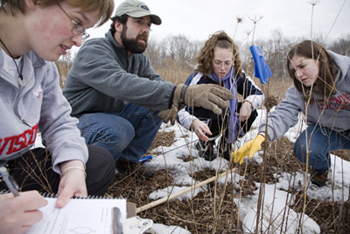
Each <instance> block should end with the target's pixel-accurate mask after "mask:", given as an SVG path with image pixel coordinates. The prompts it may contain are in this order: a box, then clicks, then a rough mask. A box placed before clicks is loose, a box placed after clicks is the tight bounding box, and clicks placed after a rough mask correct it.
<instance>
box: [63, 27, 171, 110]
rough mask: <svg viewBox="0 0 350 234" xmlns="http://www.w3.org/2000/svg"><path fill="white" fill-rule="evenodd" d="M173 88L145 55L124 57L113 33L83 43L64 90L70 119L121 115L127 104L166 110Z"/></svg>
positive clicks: (123, 49)
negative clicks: (93, 115) (97, 114)
mask: <svg viewBox="0 0 350 234" xmlns="http://www.w3.org/2000/svg"><path fill="white" fill-rule="evenodd" d="M174 87H175V86H174V85H173V84H172V83H170V82H165V81H164V80H162V79H161V78H160V76H159V75H158V74H157V73H155V71H154V70H153V68H152V67H151V64H150V62H149V60H148V59H147V58H146V57H145V55H144V54H131V55H129V56H128V55H127V51H126V49H125V48H124V47H122V46H119V45H118V44H117V42H116V41H115V39H114V37H113V35H112V33H111V32H110V31H108V32H107V33H106V35H105V37H104V38H96V39H91V40H88V41H86V42H84V44H83V46H82V47H81V48H80V50H79V52H78V54H77V57H76V58H75V60H74V64H73V67H72V68H71V69H70V71H69V73H68V76H67V81H66V84H65V87H64V90H63V94H64V96H65V97H66V98H67V99H68V101H69V103H70V104H71V106H72V109H73V111H72V115H73V116H79V115H81V114H84V113H92V112H115V111H120V110H121V109H123V108H124V106H125V105H126V104H128V103H130V102H131V103H134V104H137V105H140V106H143V107H145V108H150V109H152V110H166V109H168V108H169V104H170V103H171V101H172V100H170V99H171V97H172V94H173V93H172V92H173V89H174Z"/></svg>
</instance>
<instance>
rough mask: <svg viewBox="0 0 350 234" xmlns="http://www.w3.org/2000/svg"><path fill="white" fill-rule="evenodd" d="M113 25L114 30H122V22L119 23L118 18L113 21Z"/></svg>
mask: <svg viewBox="0 0 350 234" xmlns="http://www.w3.org/2000/svg"><path fill="white" fill-rule="evenodd" d="M114 27H115V31H116V32H119V33H120V32H121V31H122V30H123V24H122V23H120V22H119V21H118V20H116V21H115V22H114Z"/></svg>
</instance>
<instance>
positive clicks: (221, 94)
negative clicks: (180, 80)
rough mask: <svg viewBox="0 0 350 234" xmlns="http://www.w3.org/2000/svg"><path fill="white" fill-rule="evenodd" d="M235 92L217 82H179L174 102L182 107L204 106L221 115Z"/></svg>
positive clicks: (179, 107)
mask: <svg viewBox="0 0 350 234" xmlns="http://www.w3.org/2000/svg"><path fill="white" fill-rule="evenodd" d="M232 98H233V94H232V93H231V91H230V90H228V89H226V88H224V87H222V86H220V85H216V84H198V85H191V86H188V87H187V86H186V85H184V84H179V85H178V86H177V87H176V89H175V93H174V99H173V104H174V105H175V106H178V109H181V108H182V107H183V106H185V105H186V106H190V107H194V106H197V107H203V108H204V109H207V110H211V111H213V112H214V113H215V114H217V115H220V114H221V113H222V109H224V108H227V107H228V106H229V103H228V102H227V100H231V99H232Z"/></svg>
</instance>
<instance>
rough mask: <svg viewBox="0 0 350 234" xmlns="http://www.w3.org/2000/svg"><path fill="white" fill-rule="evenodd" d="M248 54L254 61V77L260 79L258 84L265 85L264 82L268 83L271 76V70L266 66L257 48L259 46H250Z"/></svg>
mask: <svg viewBox="0 0 350 234" xmlns="http://www.w3.org/2000/svg"><path fill="white" fill-rule="evenodd" d="M250 52H251V53H252V55H253V59H254V63H255V66H254V69H255V74H254V76H255V77H258V78H259V79H260V82H261V83H262V84H265V82H267V83H269V79H268V78H269V77H270V76H272V73H271V70H270V67H269V65H267V63H266V61H265V59H264V56H263V54H262V52H261V50H260V48H259V46H255V45H252V46H250Z"/></svg>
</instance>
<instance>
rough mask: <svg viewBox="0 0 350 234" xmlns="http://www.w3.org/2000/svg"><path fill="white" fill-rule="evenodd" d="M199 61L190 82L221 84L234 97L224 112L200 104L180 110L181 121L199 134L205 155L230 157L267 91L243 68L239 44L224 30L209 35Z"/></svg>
mask: <svg viewBox="0 0 350 234" xmlns="http://www.w3.org/2000/svg"><path fill="white" fill-rule="evenodd" d="M196 61H197V63H198V66H197V68H196V70H195V72H194V73H192V74H191V75H190V76H189V77H188V78H187V80H186V83H185V84H186V85H196V84H217V85H221V86H224V87H225V88H227V89H228V90H230V91H231V92H232V94H233V96H234V98H233V99H232V100H230V101H229V102H230V104H229V108H228V109H225V110H223V111H222V114H221V115H216V114H215V113H213V112H212V111H210V110H207V109H204V108H200V107H194V108H188V107H186V108H185V109H182V110H180V111H179V113H178V120H179V123H180V124H181V125H182V126H184V127H185V128H187V129H190V130H193V131H194V132H195V133H196V135H197V136H198V138H199V142H198V143H197V144H196V148H197V149H198V150H199V155H200V156H201V157H204V158H205V159H206V160H209V161H211V160H214V159H215V158H216V155H220V156H223V157H224V158H225V159H227V160H230V150H231V148H232V147H231V146H232V143H233V142H235V141H236V139H237V137H239V136H240V135H244V134H245V132H247V131H248V130H249V129H250V127H251V125H252V123H253V121H254V120H255V118H256V116H257V111H256V108H257V107H258V106H260V105H261V104H262V102H263V100H264V94H263V93H262V92H261V91H260V89H259V88H258V87H257V86H255V85H254V82H253V81H252V80H251V79H250V77H249V76H247V75H246V74H245V72H244V71H243V70H242V63H241V60H240V57H239V49H238V46H237V45H236V44H235V43H234V41H233V40H232V39H231V38H230V37H229V36H228V35H227V34H226V33H225V32H223V31H219V32H217V33H214V34H213V35H211V36H210V37H209V39H208V40H207V41H206V42H205V45H204V46H203V48H202V49H201V50H200V53H199V55H198V56H197V58H196ZM237 93H239V94H241V95H242V96H243V98H244V101H243V102H242V103H241V102H238V101H237ZM220 135H222V137H221V138H220V139H221V140H220V144H219V147H218V152H217V154H215V153H214V145H215V140H216V139H217V138H218V137H219V136H220Z"/></svg>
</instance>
